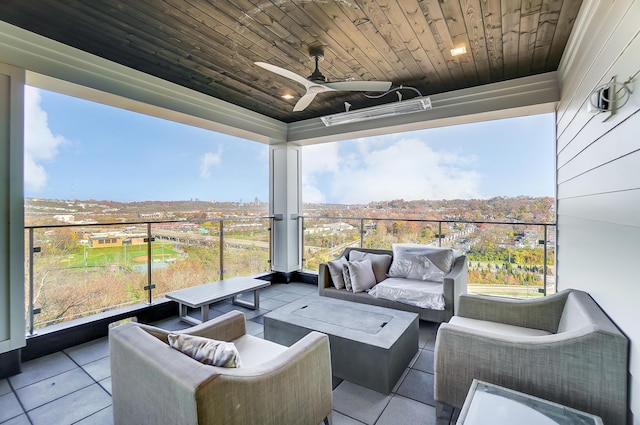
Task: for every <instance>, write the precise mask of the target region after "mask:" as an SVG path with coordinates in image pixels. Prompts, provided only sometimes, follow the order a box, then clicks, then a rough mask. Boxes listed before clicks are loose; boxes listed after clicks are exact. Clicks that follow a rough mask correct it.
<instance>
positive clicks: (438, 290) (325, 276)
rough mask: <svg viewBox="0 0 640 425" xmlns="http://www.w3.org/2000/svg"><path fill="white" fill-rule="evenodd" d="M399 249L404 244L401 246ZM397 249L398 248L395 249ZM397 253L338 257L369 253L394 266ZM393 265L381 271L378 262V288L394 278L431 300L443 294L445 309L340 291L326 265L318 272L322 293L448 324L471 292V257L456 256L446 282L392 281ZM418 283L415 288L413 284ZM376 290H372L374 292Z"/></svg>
mask: <svg viewBox="0 0 640 425" xmlns="http://www.w3.org/2000/svg"><path fill="white" fill-rule="evenodd" d="M397 245H398V246H400V245H403V244H397ZM407 245H410V246H415V247H419V246H420V245H416V244H407ZM395 247H396V246H395V245H394V248H395ZM423 247H425V248H428V249H437V248H434V247H427V246H424V245H423ZM393 253H394V251H393V250H386V249H370V248H347V249H345V250H344V252H343V253H342V254H341V255H340V256H339V257H338V259H340V258H344V259H346V260H349V259H352V258H354V257H357V258H358V259H360V258H364V257H365V256H366V254H374V255H383V256H384V255H387V256H390V257H391V258H390V261H389V263H393V255H394V254H393ZM389 266H390V265H389V264H387V265H386V268H384V266H383V268H382V269H380V268H379V267H378V268H377V267H376V264H375V260H374V266H373V267H374V273H375V277H376V285H379V284H380V283H382V282H384V281H385V280H387V281H388V282H389V280H388V279H393V282H395V283H397V282H402V281H405V280H406V282H407V284H409V285H412V286H411V288H424V292H425V295H426V296H427V297H433V296H434V295H439V296H440V297H441V298H442V300H443V302H444V306H443V308H442V309H434V308H429V307H419V306H416V305H413V304H407V303H406V302H401V301H398V300H393V299H383V298H376V297H374V296H372V295H370V293H369V292H367V291H362V292H353V291H350V290H348V289H346V288H344V289H338V288H337V287H336V285H335V284H334V282H333V279H332V276H331V272H330V270H329V264H328V263H322V264H320V266H319V270H318V294H319V295H320V296H324V297H331V298H338V299H342V300H347V301H353V302H358V303H364V304H371V305H377V306H381V307H387V308H393V309H396V310H404V311H409V312H413V313H417V314H418V315H419V317H420V319H421V320H427V321H431V322H438V323H439V322H446V321H448V320H449V319H450V318H451V317H452V316H453V315H454V313H455V311H456V309H457V303H458V298H459V297H460V295H461V294H464V293H466V292H467V258H466V256H464V255H459V256H456V257H455V258H454V260H453V263H452V267H451V270H450V271H449V272H448V273H447V274H446V275H445V276H444V278H443V279H442V282H428V281H426V282H425V281H416V280H413V279H404V278H388V277H387V275H386V274H387V273H388V271H389ZM414 283H415V285H413V284H414ZM374 288H375V286H374V287H373V288H371V289H372V290H373V289H374Z"/></svg>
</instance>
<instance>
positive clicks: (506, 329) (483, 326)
mask: <svg viewBox="0 0 640 425" xmlns="http://www.w3.org/2000/svg"><path fill="white" fill-rule="evenodd" d="M449 323H450V324H452V325H456V326H461V327H465V328H469V329H476V330H480V331H484V332H491V333H494V334H499V335H502V336H507V337H514V336H515V337H518V336H545V335H551V332H547V331H543V330H541V329H533V328H523V327H522V326H513V325H507V324H504V323H497V322H490V321H487V320H478V319H470V318H468V317H462V316H453V317H452V318H451V320H449Z"/></svg>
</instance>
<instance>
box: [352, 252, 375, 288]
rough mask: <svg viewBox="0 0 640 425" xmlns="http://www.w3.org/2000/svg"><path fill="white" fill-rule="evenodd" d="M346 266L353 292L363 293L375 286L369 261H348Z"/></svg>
mask: <svg viewBox="0 0 640 425" xmlns="http://www.w3.org/2000/svg"><path fill="white" fill-rule="evenodd" d="M347 264H348V267H349V276H350V277H351V287H352V290H353V292H364V291H366V290H369V289H371V288H373V287H374V286H375V284H376V283H377V282H376V276H375V275H374V274H373V267H372V266H371V260H369V259H367V260H363V261H349V262H348V263H347Z"/></svg>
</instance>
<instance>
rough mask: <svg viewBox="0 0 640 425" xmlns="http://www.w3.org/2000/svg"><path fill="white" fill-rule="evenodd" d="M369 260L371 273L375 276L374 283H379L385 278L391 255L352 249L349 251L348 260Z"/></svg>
mask: <svg viewBox="0 0 640 425" xmlns="http://www.w3.org/2000/svg"><path fill="white" fill-rule="evenodd" d="M366 259H368V260H371V266H372V267H373V274H374V275H375V277H376V283H380V282H382V281H383V280H385V279H386V278H387V272H388V271H389V266H391V256H390V255H389V254H374V253H371V252H364V251H358V250H353V251H351V252H350V253H349V261H362V260H366Z"/></svg>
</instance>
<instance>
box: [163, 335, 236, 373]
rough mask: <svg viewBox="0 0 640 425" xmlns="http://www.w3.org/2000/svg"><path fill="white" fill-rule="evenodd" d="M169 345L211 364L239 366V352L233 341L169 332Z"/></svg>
mask: <svg viewBox="0 0 640 425" xmlns="http://www.w3.org/2000/svg"><path fill="white" fill-rule="evenodd" d="M168 339H169V345H170V346H171V347H173V348H175V349H176V350H178V351H180V352H182V353H184V354H186V355H188V356H190V357H191V358H193V359H195V360H197V361H199V362H200V363H204V364H207V365H211V366H221V367H240V366H242V362H241V361H240V354H239V353H238V350H237V349H236V346H235V344H234V343H233V342H226V341H217V340H215V339H209V338H204V337H201V336H195V335H188V334H169V335H168Z"/></svg>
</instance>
